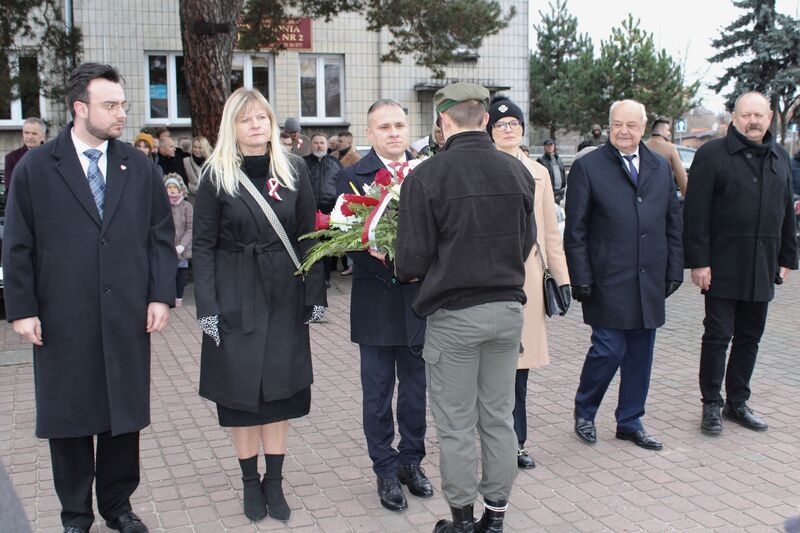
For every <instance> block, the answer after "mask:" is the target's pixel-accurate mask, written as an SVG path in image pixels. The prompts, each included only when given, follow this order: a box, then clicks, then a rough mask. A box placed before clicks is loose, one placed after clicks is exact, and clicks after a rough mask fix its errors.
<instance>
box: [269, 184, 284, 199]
mask: <svg viewBox="0 0 800 533" xmlns="http://www.w3.org/2000/svg"><path fill="white" fill-rule="evenodd" d="M267 186H269V195H270V196H272V197H273V198H274V199H275V200H278V201H279V202H280V201H281V200H283V198H281V195H280V194H278V188H279V187H280V184H279V183H278V180H277V179H275V178H270V179H268V180H267Z"/></svg>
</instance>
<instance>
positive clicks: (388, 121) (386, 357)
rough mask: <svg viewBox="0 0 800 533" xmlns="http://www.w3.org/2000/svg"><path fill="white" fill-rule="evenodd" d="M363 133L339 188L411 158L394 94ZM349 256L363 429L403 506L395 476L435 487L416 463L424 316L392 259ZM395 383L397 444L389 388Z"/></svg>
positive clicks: (374, 111)
mask: <svg viewBox="0 0 800 533" xmlns="http://www.w3.org/2000/svg"><path fill="white" fill-rule="evenodd" d="M366 134H367V138H368V139H369V140H370V142H371V143H372V150H370V152H369V153H368V154H367V155H366V156H364V158H363V159H361V160H360V161H359V162H358V163H356V164H355V165H352V166H349V167H347V168H345V169H344V170H343V171H342V173H341V174H340V175H339V178H338V179H337V190H338V192H339V193H340V194H342V193H351V194H352V193H354V192H355V191H359V193H362V192H363V190H364V186H366V185H371V184H372V182H373V181H374V180H375V174H376V173H377V172H378V171H379V170H380V169H382V168H391V165H392V163H402V162H403V161H406V160H407V159H411V154H410V153H409V152H408V151H407V150H408V144H409V141H408V139H409V132H408V121H407V118H406V113H405V110H404V109H403V107H402V106H401V105H400V104H399V103H397V102H395V101H394V100H378V101H377V102H375V103H374V104H373V105H372V106H371V107H370V108H369V111H368V113H367V130H366ZM349 257H350V259H351V260H352V264H353V288H352V294H351V298H350V339H351V340H352V341H353V342H355V343H358V345H359V348H360V351H361V388H362V391H363V404H364V407H363V409H364V412H363V420H364V435H365V437H366V439H367V449H368V450H369V456H370V459H372V469H373V470H374V471H375V474H376V475H377V478H378V479H377V483H378V495H379V496H380V500H381V504H382V505H383V506H384V507H385V508H387V509H389V510H392V511H402V510H404V509H406V508H407V507H408V503H407V501H406V497H405V495H404V493H403V489H402V487H401V486H400V483H402V484H404V485H407V486H408V489H409V492H411V494H413V495H415V496H419V497H423V498H427V497H430V496H432V495H433V489H432V488H431V483H430V481H428V478H427V477H426V476H425V473H424V472H423V470H422V468H421V467H420V463H421V462H422V458H423V457H425V429H426V425H425V362H424V361H423V360H422V344H423V341H424V336H425V323H424V321H423V320H422V319H420V317H419V316H417V315H416V313H414V311H413V310H412V309H411V304H412V302H413V301H414V298H415V297H416V294H417V285H418V284H414V283H412V284H401V283H398V282H397V280H396V279H395V278H394V276H393V275H392V272H393V267H390V266H387V264H386V263H384V262H382V261H381V260H379V259H377V258H375V257H373V256H372V255H370V254H369V253H367V252H358V253H353V254H350V255H349ZM395 381H398V382H399V383H398V387H397V426H398V429H399V430H400V443H399V445H398V447H397V449H395V448H394V447H393V446H392V443H393V441H394V415H393V413H392V396H394V388H395Z"/></svg>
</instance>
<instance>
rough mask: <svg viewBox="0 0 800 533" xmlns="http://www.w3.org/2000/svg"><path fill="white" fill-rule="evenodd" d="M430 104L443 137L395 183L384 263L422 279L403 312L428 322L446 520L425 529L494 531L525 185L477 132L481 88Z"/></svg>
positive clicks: (528, 212) (525, 223)
mask: <svg viewBox="0 0 800 533" xmlns="http://www.w3.org/2000/svg"><path fill="white" fill-rule="evenodd" d="M433 100H434V105H435V106H436V112H437V114H438V116H439V121H440V123H441V128H442V131H443V133H444V137H445V140H446V142H445V145H444V147H443V148H442V150H441V151H439V153H438V154H437V155H436V157H433V158H431V159H429V160H426V161H425V162H424V163H422V164H421V165H419V166H418V167H417V168H416V169H415V170H414V172H413V173H412V174H411V175H410V176H409V177H408V178H406V180H405V181H404V182H403V188H402V197H401V198H402V199H401V201H400V208H399V224H398V231H397V245H396V249H395V255H396V257H395V263H396V271H397V276H398V278H399V279H400V280H407V281H412V280H415V279H419V280H421V281H420V283H419V285H420V288H419V294H418V295H417V298H416V299H415V301H414V305H413V309H414V311H416V312H417V314H419V315H420V316H424V317H426V318H427V321H428V322H427V330H426V333H425V335H426V342H425V348H424V351H423V354H422V356H423V358H424V359H425V364H426V375H427V380H428V384H429V394H430V402H431V411H432V412H433V417H434V420H435V421H436V430H437V434H438V436H439V443H440V447H441V459H440V470H441V474H442V492H443V493H444V496H445V498H446V499H447V502H448V504H449V505H450V509H451V512H452V516H453V520H452V521H450V520H440V521H439V522H438V523H437V524H436V527H435V529H434V531H435V532H436V533H453V532H462V531H470V532H471V531H473V528H474V531H481V532H486V531H492V532H494V531H502V529H503V518H504V515H505V510H506V508H507V505H508V497H509V494H510V493H511V488H512V486H513V484H514V478H515V476H516V473H517V459H516V446H517V437H516V434H515V433H514V421H513V417H512V410H513V408H514V381H515V377H516V371H517V359H518V356H519V343H520V335H521V332H522V306H523V304H524V303H525V301H526V298H525V292H524V290H523V284H524V281H525V259H526V258H527V257H528V254H529V253H530V251H531V249H532V248H533V244H534V241H535V239H536V225H535V222H534V218H533V197H534V181H533V177H532V176H531V175H530V173H529V172H528V170H527V169H526V168H525V166H524V165H523V164H522V162H521V161H519V160H518V159H517V158H515V157H513V156H511V155H509V154H507V153H504V152H501V151H500V150H497V149H496V148H495V147H494V145H493V144H492V141H491V139H490V138H489V136H488V135H487V134H486V123H487V121H488V119H489V115H488V113H487V112H486V106H487V104H488V102H489V91H487V90H486V89H485V88H483V87H481V86H479V85H475V84H472V83H455V84H452V85H448V86H447V87H444V88H442V89H440V90H439V91H438V92H437V93H436V94H435V95H434V98H433ZM476 425H477V429H478V433H479V435H480V438H481V453H482V458H483V476H482V479H481V481H480V483H478V480H477V479H475V472H476V470H477V457H476V454H475V443H474V432H475V427H476ZM479 492H480V493H481V494H482V495H483V498H484V514H483V517H482V518H481V520H480V521H479V522H477V523H474V518H473V503H474V501H475V499H476V498H477V496H478V493H479Z"/></svg>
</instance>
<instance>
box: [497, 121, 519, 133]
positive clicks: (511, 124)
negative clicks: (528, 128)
mask: <svg viewBox="0 0 800 533" xmlns="http://www.w3.org/2000/svg"><path fill="white" fill-rule="evenodd" d="M520 126H522V122H520V121H519V120H517V119H514V120H509V121H508V122H500V121H497V122H495V123H494V124H493V125H492V127H493V128H494V129H496V130H505V129H510V130H511V131H516V130H518V129H519V127H520Z"/></svg>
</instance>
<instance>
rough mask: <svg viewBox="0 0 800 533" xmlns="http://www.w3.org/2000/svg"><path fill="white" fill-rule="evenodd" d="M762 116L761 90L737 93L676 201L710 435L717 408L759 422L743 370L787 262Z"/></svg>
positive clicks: (789, 226) (774, 160)
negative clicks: (696, 305)
mask: <svg viewBox="0 0 800 533" xmlns="http://www.w3.org/2000/svg"><path fill="white" fill-rule="evenodd" d="M771 120H772V111H771V110H770V108H769V102H768V101H767V99H766V98H765V97H764V96H763V95H762V94H761V93H757V92H748V93H745V94H743V95H741V96H740V97H739V98H738V99H737V100H736V105H735V107H734V111H733V121H732V123H731V125H730V126H729V127H728V132H727V134H726V136H725V137H724V138H720V139H714V140H712V141H709V142H707V143H706V144H704V145H703V146H701V147H700V149H699V150H698V151H697V154H695V159H694V161H693V163H692V174H691V179H690V180H689V187H688V190H687V192H686V200H685V202H684V207H683V209H684V228H685V230H684V237H683V238H684V248H685V250H686V267H687V268H691V269H692V282H693V283H694V284H695V285H697V286H698V287H700V289H701V291H702V293H703V294H704V295H705V310H706V316H705V320H704V321H703V326H704V329H705V332H704V333H703V340H702V344H701V348H700V392H701V394H702V398H703V414H702V420H701V423H700V427H701V429H702V431H703V432H705V433H708V434H712V435H714V434H719V433H720V432H722V419H721V415H723V416H725V417H726V418H729V419H731V420H733V421H734V422H737V423H738V424H741V425H742V426H744V427H746V428H749V429H753V430H756V431H766V429H767V423H766V422H764V421H763V420H762V419H761V418H760V417H759V416H757V415H756V414H754V413H753V411H752V410H751V409H750V408H749V407H748V406H747V403H746V402H747V400H749V399H750V378H751V376H752V375H753V369H754V367H755V363H756V355H757V354H758V343H759V341H760V340H761V335H762V334H763V333H764V325H765V323H766V320H767V306H768V305H769V301H770V300H772V298H773V296H774V294H775V284H776V283H779V284H780V283H783V282H784V281H785V280H786V277H787V275H788V274H789V270H790V269H793V270H794V269H797V241H796V238H795V233H794V223H795V221H794V212H793V209H792V191H791V171H790V167H789V155H788V154H787V153H786V152H785V151H784V150H783V148H781V147H780V146H779V145H778V144H777V143H776V142H775V140H774V138H773V137H772V133H770V131H769V125H770V122H771ZM731 338H732V339H733V342H732V343H731ZM729 343H730V344H731V353H730V357H729V358H728V366H727V373H726V370H725V355H726V352H727V350H728V344H729ZM723 378H724V379H725V393H726V396H727V399H726V400H725V401H724V409H723V399H722V395H721V392H720V391H721V389H722V380H723ZM720 409H722V413H720Z"/></svg>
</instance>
